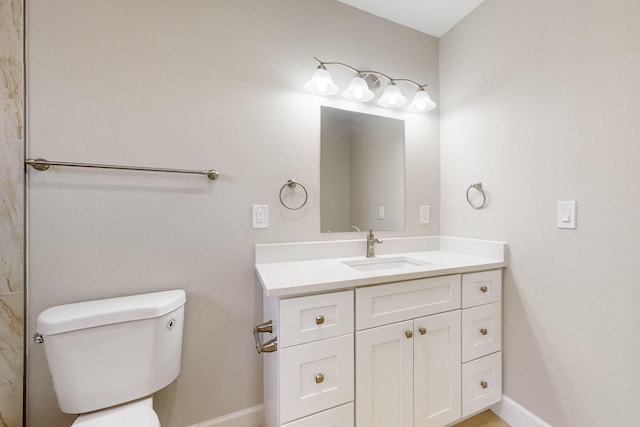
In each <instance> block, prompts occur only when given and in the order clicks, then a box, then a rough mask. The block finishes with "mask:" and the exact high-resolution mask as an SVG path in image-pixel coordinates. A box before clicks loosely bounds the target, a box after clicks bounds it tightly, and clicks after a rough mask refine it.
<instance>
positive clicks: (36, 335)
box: [33, 332, 44, 344]
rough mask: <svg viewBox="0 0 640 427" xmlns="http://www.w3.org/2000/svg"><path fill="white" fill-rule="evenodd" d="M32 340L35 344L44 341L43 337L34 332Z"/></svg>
mask: <svg viewBox="0 0 640 427" xmlns="http://www.w3.org/2000/svg"><path fill="white" fill-rule="evenodd" d="M33 342H34V343H36V344H42V343H43V342H44V337H43V336H42V335H41V334H39V333H37V332H36V333H35V334H33Z"/></svg>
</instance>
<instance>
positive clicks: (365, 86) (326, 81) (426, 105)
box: [304, 57, 436, 113]
mask: <svg viewBox="0 0 640 427" xmlns="http://www.w3.org/2000/svg"><path fill="white" fill-rule="evenodd" d="M313 59H315V60H316V61H318V63H319V65H318V68H316V70H315V71H314V72H313V75H312V76H311V79H310V80H309V81H308V82H307V83H306V84H305V85H304V87H305V89H307V90H308V91H309V92H311V93H313V94H316V95H326V96H329V95H335V94H336V93H338V91H339V89H338V86H336V84H335V83H334V82H333V79H332V78H331V74H329V72H328V71H327V67H326V66H327V65H341V66H342V67H345V68H348V69H349V70H351V71H353V72H354V73H356V75H355V77H354V78H353V80H351V83H350V84H349V87H348V88H347V89H346V90H345V91H344V92H342V96H344V97H345V98H346V99H348V100H349V101H354V102H368V101H371V100H372V99H373V98H374V97H375V94H374V93H373V90H375V89H377V88H378V87H380V82H381V81H382V80H383V79H386V80H388V82H387V85H386V87H385V89H384V91H383V93H382V96H381V97H380V98H379V99H378V101H377V103H378V105H379V106H381V107H385V108H399V107H402V106H403V105H404V104H405V103H406V102H407V98H406V97H405V96H404V95H403V94H402V92H401V91H400V88H398V86H397V85H396V83H397V82H406V83H409V84H411V85H413V86H415V87H416V88H417V89H418V90H417V92H416V93H415V95H414V96H413V100H412V101H411V104H410V105H409V108H408V109H409V111H411V112H414V113H422V112H426V111H430V110H433V109H434V108H436V103H435V102H433V100H432V99H431V97H429V94H428V93H427V91H426V90H425V88H426V87H427V85H426V84H424V85H421V84H418V83H416V82H414V81H413V80H409V79H394V78H392V77H389V76H388V75H386V74H384V73H381V72H380V71H373V70H371V71H363V70H358V69H356V68H353V67H352V66H350V65H347V64H344V63H342V62H324V61H320V60H319V59H318V58H316V57H314V58H313ZM372 89H373V90H372Z"/></svg>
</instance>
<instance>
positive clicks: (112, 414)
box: [72, 397, 160, 427]
mask: <svg viewBox="0 0 640 427" xmlns="http://www.w3.org/2000/svg"><path fill="white" fill-rule="evenodd" d="M116 426H117V427H160V420H158V415H157V414H156V413H155V411H154V410H153V398H151V397H148V398H146V399H142V400H137V401H135V402H132V403H125V404H124V405H119V406H116V407H113V408H109V409H103V410H100V411H96V412H90V413H88V414H83V415H80V416H79V417H78V418H76V421H75V422H74V423H73V424H72V427H116Z"/></svg>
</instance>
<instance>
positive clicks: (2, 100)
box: [0, 0, 24, 427]
mask: <svg viewBox="0 0 640 427" xmlns="http://www.w3.org/2000/svg"><path fill="white" fill-rule="evenodd" d="M22 11H23V9H22V1H21V0H13V1H2V2H0V69H1V70H2V73H1V74H0V426H1V427H20V426H22V389H23V384H22V383H23V379H22V377H23V328H24V316H23V306H24V304H23V301H24V231H23V230H24V225H23V224H24V220H23V218H24V196H23V194H24V179H23V178H24V172H23V170H24V169H23V160H24V132H23V127H24V126H23V123H24V118H23V116H24V113H23V111H24V109H23V93H24V85H23V65H22V64H23V48H22V47H23V46H22V45H23V43H22V36H23V32H22V27H23V25H22V23H23V19H22V15H23V12H22Z"/></svg>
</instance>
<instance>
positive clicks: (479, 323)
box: [462, 302, 502, 363]
mask: <svg viewBox="0 0 640 427" xmlns="http://www.w3.org/2000/svg"><path fill="white" fill-rule="evenodd" d="M501 349H502V307H501V303H499V302H494V303H492V304H487V305H481V306H479V307H472V308H467V309H464V310H462V363H465V362H468V361H470V360H473V359H477V358H479V357H482V356H486V355H487V354H491V353H495V352H496V351H500V350H501Z"/></svg>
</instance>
